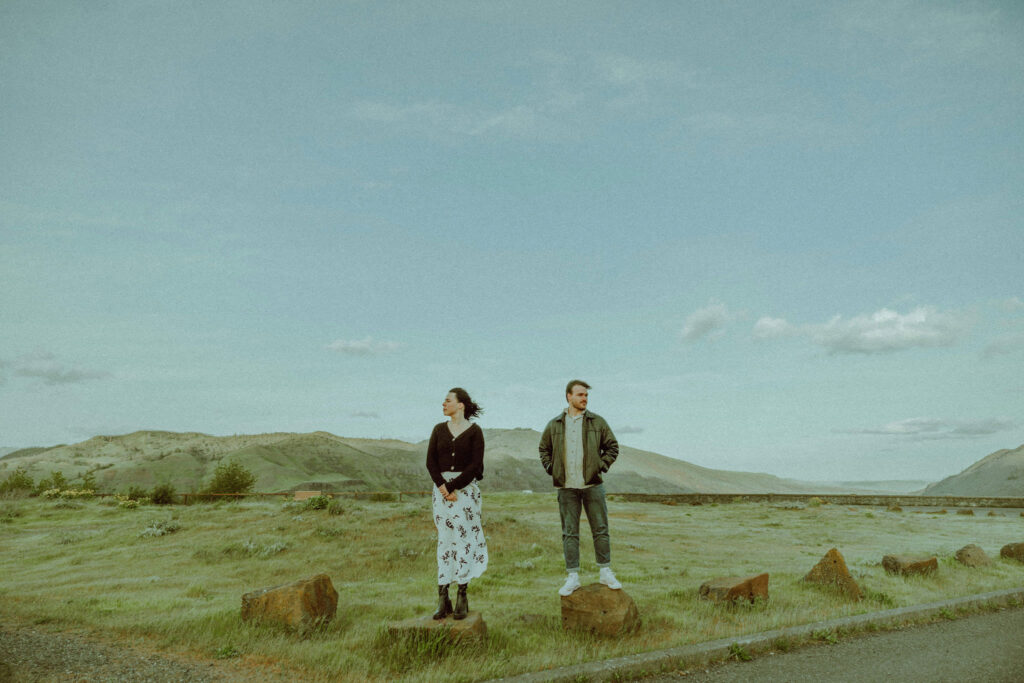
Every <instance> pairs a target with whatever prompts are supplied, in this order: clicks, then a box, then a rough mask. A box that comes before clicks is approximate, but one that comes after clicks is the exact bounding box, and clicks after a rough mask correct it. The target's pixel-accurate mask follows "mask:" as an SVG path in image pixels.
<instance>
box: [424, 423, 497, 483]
mask: <svg viewBox="0 0 1024 683" xmlns="http://www.w3.org/2000/svg"><path fill="white" fill-rule="evenodd" d="M427 472H429V473H430V478H431V479H433V480H434V485H435V486H437V487H438V488H440V487H441V486H442V485H444V486H447V488H448V490H449V491H455V490H456V489H461V488H465V487H466V486H468V485H469V483H470V482H472V481H473V480H474V479H483V478H484V431H483V430H482V429H480V425H478V424H477V423H475V422H474V423H473V424H471V425H470V426H469V427H467V428H466V431H464V432H462V433H461V434H459V435H458V436H457V437H452V432H451V430H450V429H448V423H447V422H442V423H440V424H438V425H437V426H435V427H434V431H433V432H431V433H430V443H429V444H428V445H427ZM442 472H462V474H460V475H459V476H457V477H456V478H455V479H453V480H451V481H450V482H445V480H444V477H442V476H441V473H442Z"/></svg>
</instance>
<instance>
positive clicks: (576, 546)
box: [558, 484, 612, 572]
mask: <svg viewBox="0 0 1024 683" xmlns="http://www.w3.org/2000/svg"><path fill="white" fill-rule="evenodd" d="M581 509H582V510H586V511H587V522H589V523H590V533H591V535H592V536H593V537H594V556H595V557H596V558H597V566H598V567H608V566H611V563H612V550H611V542H610V541H609V538H608V504H607V503H606V502H605V499H604V484H598V485H597V486H591V487H590V488H586V489H558V513H559V514H560V515H561V516H562V551H563V552H564V553H565V568H566V570H567V571H570V572H578V571H579V570H580V510H581Z"/></svg>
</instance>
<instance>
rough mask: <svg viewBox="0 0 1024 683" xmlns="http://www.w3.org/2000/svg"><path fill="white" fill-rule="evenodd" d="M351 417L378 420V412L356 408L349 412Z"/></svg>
mask: <svg viewBox="0 0 1024 683" xmlns="http://www.w3.org/2000/svg"><path fill="white" fill-rule="evenodd" d="M351 416H352V417H359V418H364V419H367V420H379V419H380V413H376V412H374V411H372V410H356V411H354V412H353V413H352V414H351Z"/></svg>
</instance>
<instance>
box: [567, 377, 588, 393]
mask: <svg viewBox="0 0 1024 683" xmlns="http://www.w3.org/2000/svg"><path fill="white" fill-rule="evenodd" d="M577 384H579V385H580V386H581V387H583V388H584V389H589V388H590V385H589V384H587V383H586V382H584V381H583V380H581V379H574V380H570V381H569V383H568V384H566V385H565V395H566V396H568V395H569V394H571V393H572V388H573V387H574V386H576V385H577Z"/></svg>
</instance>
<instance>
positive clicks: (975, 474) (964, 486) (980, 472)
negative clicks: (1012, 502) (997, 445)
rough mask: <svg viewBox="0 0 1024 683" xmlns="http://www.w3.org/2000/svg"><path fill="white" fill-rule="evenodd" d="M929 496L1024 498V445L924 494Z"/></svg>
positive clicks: (997, 454)
mask: <svg viewBox="0 0 1024 683" xmlns="http://www.w3.org/2000/svg"><path fill="white" fill-rule="evenodd" d="M923 493H924V495H926V496H1024V445H1021V446H1018V447H1017V448H1015V449H1014V450H1012V451H1011V450H1006V449H1003V450H999V451H996V452H995V453H992V454H991V455H987V456H985V457H984V458H982V459H981V460H979V461H978V462H976V463H974V464H973V465H971V466H970V467H968V468H967V469H965V470H964V471H963V472H961V473H960V474H955V475H953V476H952V477H946V478H945V479H943V480H942V481H940V482H936V483H934V484H932V485H930V486H928V487H927V488H925V490H924V492H923Z"/></svg>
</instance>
